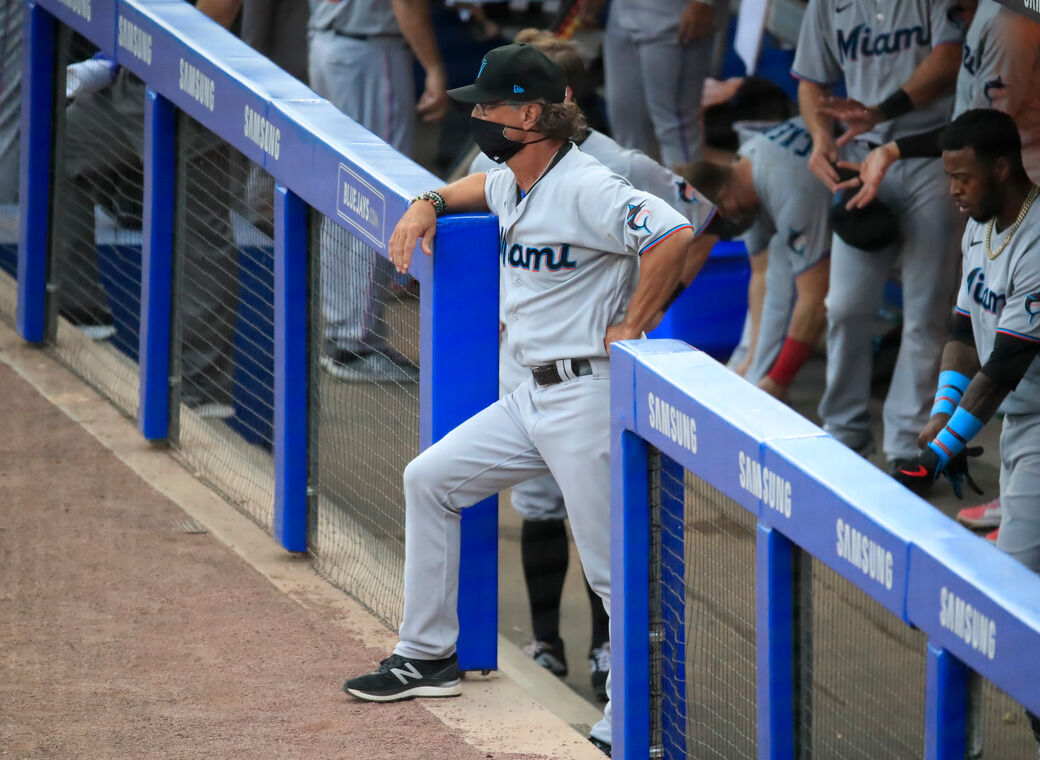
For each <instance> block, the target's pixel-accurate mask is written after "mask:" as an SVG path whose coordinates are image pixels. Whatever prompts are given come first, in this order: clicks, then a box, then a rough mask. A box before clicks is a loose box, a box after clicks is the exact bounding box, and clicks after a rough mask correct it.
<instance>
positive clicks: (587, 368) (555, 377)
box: [531, 359, 592, 385]
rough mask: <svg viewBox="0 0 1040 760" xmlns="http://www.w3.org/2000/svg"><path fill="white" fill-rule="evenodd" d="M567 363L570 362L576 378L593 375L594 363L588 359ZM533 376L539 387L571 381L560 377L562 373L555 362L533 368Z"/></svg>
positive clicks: (572, 360)
mask: <svg viewBox="0 0 1040 760" xmlns="http://www.w3.org/2000/svg"><path fill="white" fill-rule="evenodd" d="M565 361H568V362H570V368H571V372H573V373H574V376H575V377H583V376H584V375H591V374H592V362H590V361H589V360H588V359H567V360H565ZM531 374H532V375H534V381H535V382H536V383H538V385H556V384H557V383H562V382H563V381H564V380H568V379H569V378H566V377H560V371H559V370H558V369H557V368H556V363H555V362H554V363H552V364H543V365H541V366H540V367H531Z"/></svg>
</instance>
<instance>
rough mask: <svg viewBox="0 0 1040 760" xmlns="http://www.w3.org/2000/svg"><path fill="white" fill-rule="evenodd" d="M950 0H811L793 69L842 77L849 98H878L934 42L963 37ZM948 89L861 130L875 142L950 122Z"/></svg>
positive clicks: (901, 80)
mask: <svg viewBox="0 0 1040 760" xmlns="http://www.w3.org/2000/svg"><path fill="white" fill-rule="evenodd" d="M951 4H952V3H951V2H950V0H812V2H810V3H809V7H808V9H807V10H806V12H805V18H804V19H803V21H802V28H801V33H800V34H799V36H798V46H797V48H796V49H795V57H794V64H793V65H792V67H791V73H792V74H794V75H795V76H796V77H798V78H799V79H806V80H808V81H811V82H816V83H817V84H822V85H832V84H835V83H837V82H838V81H839V80H840V79H841V78H842V77H844V79H845V86H846V89H847V91H848V94H849V97H851V98H855V99H856V100H859V101H861V102H863V103H866V104H868V105H876V104H878V103H880V102H882V101H883V100H885V98H887V97H888V96H889V95H891V94H892V93H893V92H895V91H896V90H897V89H899V88H900V87H902V86H903V85H904V84H905V83H906V82H907V80H908V79H910V76H911V75H912V74H913V73H914V71H915V70H916V69H917V67H918V65H920V63H921V61H923V60H924V59H925V58H927V57H928V54H929V53H931V51H932V48H934V47H937V46H939V45H944V44H957V45H959V44H961V37H962V35H961V32H960V30H958V28H957V26H956V24H954V23H953V21H951V20H950V18H949V16H948V13H947V12H948V11H949V9H950V6H951ZM952 106H953V93H952V92H951V93H949V94H947V95H943V96H941V97H939V98H936V99H935V100H933V101H932V102H930V103H928V104H926V105H924V106H922V107H921V108H918V109H916V110H914V111H911V112H910V113H908V114H906V115H904V116H900V117H899V118H898V119H893V120H891V121H886V122H883V123H881V124H879V125H878V126H877V127H875V128H874V130H873V131H871V132H868V133H866V134H864V135H862V136H861V139H862V140H864V141H867V142H875V143H878V144H881V143H885V142H888V141H889V140H894V139H896V138H898V137H903V136H904V135H909V134H914V133H916V132H924V131H928V130H932V129H936V128H938V127H941V126H943V125H945V124H946V123H947V122H948V121H949V117H950V110H951V108H952Z"/></svg>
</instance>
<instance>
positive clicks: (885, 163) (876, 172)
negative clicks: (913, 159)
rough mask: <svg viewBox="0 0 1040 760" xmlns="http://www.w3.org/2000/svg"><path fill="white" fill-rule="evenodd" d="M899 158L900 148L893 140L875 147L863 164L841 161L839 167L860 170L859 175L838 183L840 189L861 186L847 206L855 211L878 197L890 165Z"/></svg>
mask: <svg viewBox="0 0 1040 760" xmlns="http://www.w3.org/2000/svg"><path fill="white" fill-rule="evenodd" d="M898 160H899V148H897V147H896V144H895V143H894V142H891V143H885V144H884V145H881V146H879V147H877V148H874V150H872V151H870V153H868V154H867V157H866V158H865V159H864V160H863V163H861V164H855V163H852V162H849V161H839V162H838V168H839V169H852V170H853V171H858V172H859V176H858V177H853V178H852V179H850V180H846V181H845V182H842V183H841V184H839V185H838V189H839V190H844V189H845V188H847V187H857V186H858V187H859V192H858V193H856V194H855V195H853V196H852V197H851V198H850V199H849V202H848V203H846V204H845V208H847V209H848V210H849V211H853V210H855V209H858V208H863V207H864V206H866V205H867V204H869V203H870V202H871V201H872V200H874V198H876V197H877V194H878V188H879V187H881V181H882V180H883V179H884V178H885V174H886V173H887V172H888V167H890V166H891V165H892V164H894V163H895V162H896V161H898Z"/></svg>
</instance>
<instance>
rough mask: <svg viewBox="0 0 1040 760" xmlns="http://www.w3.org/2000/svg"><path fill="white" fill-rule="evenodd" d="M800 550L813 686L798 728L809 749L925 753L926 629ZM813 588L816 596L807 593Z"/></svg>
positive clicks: (845, 753) (829, 757) (869, 759)
mask: <svg viewBox="0 0 1040 760" xmlns="http://www.w3.org/2000/svg"><path fill="white" fill-rule="evenodd" d="M798 554H799V556H798V562H797V565H798V566H799V568H800V571H799V586H800V589H799V591H800V593H799V594H798V597H799V603H800V605H802V613H801V616H800V617H801V620H802V622H803V625H802V626H801V631H800V639H801V641H802V642H803V646H802V649H801V652H802V657H801V658H800V660H801V662H800V665H801V673H800V680H801V683H802V684H803V687H805V688H803V689H802V690H801V695H802V700H801V704H800V709H799V716H800V720H799V726H798V727H797V728H798V730H799V733H800V745H801V748H802V752H801V756H802V757H811V758H813V760H838V759H839V758H841V759H843V760H844V759H845V758H848V759H849V760H853V759H855V760H874V759H875V758H879V757H886V758H907V759H908V760H909V758H916V757H920V756H921V753H922V751H923V748H924V710H925V700H924V694H925V651H926V649H925V647H926V638H925V635H924V634H923V633H921V632H920V631H917V630H915V629H913V628H910V627H909V626H907V625H906V624H905V623H903V622H902V621H901V620H900V619H899V618H897V617H896V616H894V615H893V614H892V613H891V612H889V611H888V610H886V609H885V608H884V607H882V606H881V605H880V604H878V603H877V602H876V601H874V600H873V599H871V598H870V596H868V595H867V594H866V593H864V592H863V591H861V590H860V589H858V588H857V587H856V586H854V585H852V584H851V583H849V582H848V581H847V580H845V579H844V578H842V577H841V576H840V575H838V574H837V573H835V572H834V571H833V570H831V569H830V568H829V567H827V566H826V565H824V564H823V563H822V562H819V561H817V560H815V559H812V558H810V557H809V555H807V554H805V553H803V552H800V551H798ZM809 588H811V590H812V592H811V597H809V596H808V595H807V594H806V593H805V592H806V590H807V589H809ZM810 607H811V614H810V612H809V610H808V609H807V608H810ZM809 621H811V622H809ZM807 630H811V632H812V633H811V642H809V641H807V640H806V636H805V633H806V631H807ZM810 685H811V688H807V687H809V686H810Z"/></svg>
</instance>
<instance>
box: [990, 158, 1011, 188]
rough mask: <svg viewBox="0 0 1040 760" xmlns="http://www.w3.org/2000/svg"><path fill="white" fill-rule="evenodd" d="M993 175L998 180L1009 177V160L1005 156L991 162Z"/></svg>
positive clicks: (1004, 180)
mask: <svg viewBox="0 0 1040 760" xmlns="http://www.w3.org/2000/svg"><path fill="white" fill-rule="evenodd" d="M993 177H994V179H996V180H997V181H998V182H1007V180H1008V179H1009V178H1010V177H1011V161H1010V160H1009V159H1008V157H1007V156H1000V157H999V158H998V159H997V160H996V161H994V162H993Z"/></svg>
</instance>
